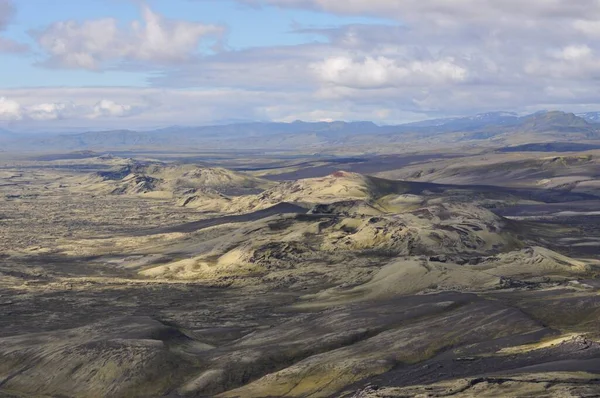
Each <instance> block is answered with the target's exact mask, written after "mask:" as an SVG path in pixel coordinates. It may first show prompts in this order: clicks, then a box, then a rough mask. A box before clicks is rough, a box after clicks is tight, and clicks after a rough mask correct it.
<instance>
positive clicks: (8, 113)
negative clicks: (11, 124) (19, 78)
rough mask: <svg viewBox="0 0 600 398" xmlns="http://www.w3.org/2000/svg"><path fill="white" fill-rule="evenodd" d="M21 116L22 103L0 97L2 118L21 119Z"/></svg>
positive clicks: (4, 119)
mask: <svg viewBox="0 0 600 398" xmlns="http://www.w3.org/2000/svg"><path fill="white" fill-rule="evenodd" d="M21 117H22V116H21V105H20V104H19V103H18V102H16V101H11V100H9V99H7V98H5V97H0V120H3V121H10V120H20V119H21Z"/></svg>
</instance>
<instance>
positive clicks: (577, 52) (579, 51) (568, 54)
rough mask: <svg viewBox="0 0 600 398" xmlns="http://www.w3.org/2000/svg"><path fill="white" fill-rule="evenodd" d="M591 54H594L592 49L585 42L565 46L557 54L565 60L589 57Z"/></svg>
mask: <svg viewBox="0 0 600 398" xmlns="http://www.w3.org/2000/svg"><path fill="white" fill-rule="evenodd" d="M590 55H592V49H591V48H590V47H589V46H587V45H585V44H583V45H572V46H567V47H564V48H562V49H561V50H560V51H559V52H558V53H557V54H556V56H557V58H560V59H564V60H565V61H573V60H578V59H582V58H587V57H589V56H590Z"/></svg>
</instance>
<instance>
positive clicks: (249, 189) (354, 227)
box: [0, 120, 600, 397]
mask: <svg viewBox="0 0 600 398" xmlns="http://www.w3.org/2000/svg"><path fill="white" fill-rule="evenodd" d="M575 121H576V120H575ZM586 126H587V125H586ZM586 126H583V127H585V128H587V127H586ZM580 127H581V126H580ZM583 127H582V128H583ZM378 161H381V159H379V160H378ZM303 162H304V161H303ZM300 163H301V162H297V163H296V165H295V166H294V165H293V164H292V163H291V162H290V161H287V160H286V161H282V162H281V165H280V167H281V168H280V169H279V170H277V169H276V167H275V166H273V165H269V166H268V167H264V168H256V167H254V168H256V170H248V171H245V172H244V171H233V170H230V169H227V168H224V167H223V164H220V163H219V162H214V164H209V162H207V163H204V162H197V163H193V164H192V163H189V162H173V161H166V160H157V159H153V158H150V157H143V158H142V157H138V158H136V159H131V158H121V157H118V156H106V155H101V154H97V153H85V154H81V156H79V155H78V156H68V157H67V158H64V157H63V158H60V159H57V158H56V157H54V156H53V157H50V158H47V159H45V160H40V159H37V160H23V159H21V160H18V161H17V160H10V161H8V160H7V161H5V163H4V164H3V166H2V168H1V169H0V200H1V203H2V206H1V207H0V358H1V359H2V360H1V361H0V397H30V396H35V397H49V396H50V397H55V396H56V397H58V396H60V397H101V396H112V397H136V396H137V397H150V396H157V397H158V396H168V397H203V396H207V397H208V396H220V397H280V396H286V397H340V396H343V397H412V396H423V397H427V396H431V397H433V396H456V397H475V396H490V397H492V396H514V397H529V396H540V397H547V396H557V397H562V396H565V397H566V396H574V397H575V396H577V397H578V396H595V395H598V394H600V383H599V381H598V380H599V376H598V374H599V373H600V367H599V365H600V345H599V344H600V343H599V341H600V340H599V339H600V335H598V327H599V326H600V296H599V295H598V292H599V290H600V283H599V282H598V280H597V275H598V272H599V270H600V267H599V265H600V252H599V251H598V250H597V245H598V242H600V229H599V228H597V227H596V225H597V223H596V222H595V221H594V220H595V218H594V217H596V212H598V211H600V207H599V206H600V195H598V196H597V194H598V192H597V191H596V190H595V188H594V187H595V185H594V184H595V181H596V176H597V166H596V154H595V153H594V152H585V153H583V154H581V153H577V154H575V153H563V154H561V155H557V154H547V153H546V154H539V153H534V154H532V153H529V152H518V153H512V152H511V153H488V152H486V153H479V154H464V155H463V156H462V157H461V158H460V161H457V160H456V158H455V159H453V160H452V161H450V160H448V159H444V158H443V156H441V155H440V158H439V159H438V160H435V161H427V163H426V164H425V163H423V162H418V161H417V162H416V163H414V164H411V165H405V166H403V167H401V168H397V169H394V170H389V169H388V170H385V169H384V170H380V172H379V173H378V176H377V177H374V176H371V175H366V174H360V173H357V172H348V171H344V170H338V171H334V172H329V171H330V170H328V169H327V173H326V174H324V175H319V176H311V178H297V179H289V180H284V181H280V180H277V179H273V178H269V177H270V176H273V175H282V174H284V173H287V172H289V170H290V167H292V168H294V169H295V172H302V170H306V169H310V170H311V173H312V172H313V171H314V170H315V168H319V167H321V166H322V165H327V167H332V166H331V165H332V164H333V163H332V162H331V161H330V160H327V159H313V160H311V161H310V162H308V163H305V164H304V165H299V164H300ZM379 164H382V163H379ZM385 164H387V165H389V164H391V163H385ZM249 168H250V167H249ZM546 180H548V181H547V182H546V183H542V182H540V181H546ZM567 180H568V181H567ZM574 180H577V181H579V183H577V184H575V185H569V187H566V186H564V185H563V182H564V181H567V183H569V184H572V183H573V181H574ZM584 182H585V183H584ZM568 209H570V210H568ZM565 212H566V214H565ZM599 214H600V213H599Z"/></svg>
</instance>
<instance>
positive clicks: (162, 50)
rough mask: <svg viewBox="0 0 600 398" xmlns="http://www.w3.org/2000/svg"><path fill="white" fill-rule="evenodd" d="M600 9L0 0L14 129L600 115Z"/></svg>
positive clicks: (550, 3) (1, 95) (429, 1)
mask: <svg viewBox="0 0 600 398" xmlns="http://www.w3.org/2000/svg"><path fill="white" fill-rule="evenodd" d="M599 39H600V0H577V1H575V0H527V1H524V0H502V1H499V0H452V1H449V0H344V1H342V0H145V1H144V0H55V1H48V0H0V128H6V129H10V130H13V131H37V132H43V131H67V130H69V131H70V130H78V129H113V128H130V129H134V128H137V129H152V128H158V127H164V126H169V125H206V124H216V123H231V122H236V121H283V122H291V121H294V120H305V121H328V120H346V121H354V120H370V121H374V122H376V123H380V124H395V123H404V122H412V121H417V120H423V119H428V118H435V117H448V116H460V115H470V114H476V113H481V112H488V111H514V112H518V113H528V112H534V111H537V110H540V109H562V110H565V111H572V112H584V111H594V110H600V40H599Z"/></svg>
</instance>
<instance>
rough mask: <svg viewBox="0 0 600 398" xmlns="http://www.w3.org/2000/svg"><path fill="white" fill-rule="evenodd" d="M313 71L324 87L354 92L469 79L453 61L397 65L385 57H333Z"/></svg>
mask: <svg viewBox="0 0 600 398" xmlns="http://www.w3.org/2000/svg"><path fill="white" fill-rule="evenodd" d="M312 68H313V70H314V71H315V72H316V73H317V74H318V76H319V78H320V79H321V80H323V81H324V82H326V83H332V84H337V85H341V86H346V87H355V88H381V87H388V86H406V85H430V84H445V83H453V82H464V81H465V80H466V79H467V75H468V72H467V70H466V69H465V68H463V67H461V66H459V65H457V64H456V63H455V62H454V60H453V59H452V58H446V59H440V60H434V61H408V62H406V63H404V64H399V63H398V62H397V61H395V60H393V59H390V58H387V57H377V58H373V57H366V58H364V59H362V60H353V59H352V58H349V57H333V58H328V59H326V60H325V61H323V62H320V63H316V64H313V65H312Z"/></svg>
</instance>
